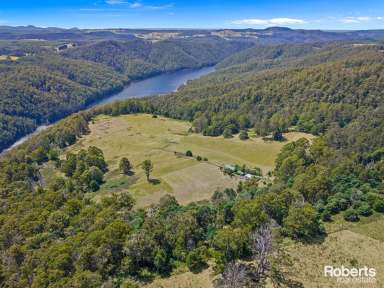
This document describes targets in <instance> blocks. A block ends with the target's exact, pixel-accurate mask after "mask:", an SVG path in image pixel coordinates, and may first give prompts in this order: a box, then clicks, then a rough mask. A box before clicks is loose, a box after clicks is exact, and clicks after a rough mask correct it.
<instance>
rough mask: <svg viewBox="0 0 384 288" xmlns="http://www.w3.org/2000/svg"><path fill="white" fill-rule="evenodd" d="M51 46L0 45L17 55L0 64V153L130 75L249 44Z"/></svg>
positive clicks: (199, 62) (193, 62)
mask: <svg viewBox="0 0 384 288" xmlns="http://www.w3.org/2000/svg"><path fill="white" fill-rule="evenodd" d="M54 44H55V43H49V42H43V43H38V44H33V43H31V42H22V43H15V42H10V43H1V45H0V50H2V51H3V52H4V53H7V54H8V55H21V57H20V58H19V59H18V60H17V61H11V60H6V61H2V62H0V76H1V78H0V87H1V88H2V89H1V92H0V120H1V121H0V151H1V150H3V149H5V148H7V147H8V146H10V145H11V144H12V143H13V142H15V141H16V140H17V139H18V138H20V137H22V136H24V135H25V134H27V133H29V132H32V131H33V130H34V129H36V127H37V126H38V125H41V124H46V123H52V122H54V121H56V120H58V119H61V118H63V117H65V116H67V115H69V114H70V113H73V112H76V111H79V110H80V109H84V108H86V107H87V106H88V105H89V104H90V103H92V102H95V101H96V100H98V99H101V98H102V97H105V96H107V95H110V94H112V93H115V92H117V91H119V90H121V89H122V88H123V87H124V85H127V84H128V83H129V81H130V80H132V79H137V78H145V77H148V76H150V75H153V74H159V73H163V72H168V71H174V70H179V69H187V68H198V67H202V66H206V65H213V64H216V63H217V62H219V61H221V60H223V59H224V58H225V57H227V56H229V55H231V54H233V53H235V52H237V51H239V50H242V49H245V48H247V47H249V46H250V45H251V44H250V43H248V42H241V41H225V40H220V39H215V38H202V39H199V40H197V41H193V42H192V41H189V40H177V41H162V42H158V43H154V44H152V43H151V42H148V41H144V40H132V41H125V42H124V41H101V42H96V43H94V42H92V43H83V45H80V46H79V47H78V48H76V49H71V51H70V52H65V53H56V52H54V49H53V47H54V46H53V45H54ZM44 45H47V46H44ZM49 45H50V46H49ZM23 55H25V56H23Z"/></svg>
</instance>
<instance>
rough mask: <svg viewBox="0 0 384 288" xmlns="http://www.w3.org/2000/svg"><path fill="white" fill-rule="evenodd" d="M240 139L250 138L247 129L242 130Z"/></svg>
mask: <svg viewBox="0 0 384 288" xmlns="http://www.w3.org/2000/svg"><path fill="white" fill-rule="evenodd" d="M239 139H240V140H247V139H249V136H248V132H247V131H245V130H242V131H240V134H239Z"/></svg>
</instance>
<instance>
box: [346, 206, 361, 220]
mask: <svg viewBox="0 0 384 288" xmlns="http://www.w3.org/2000/svg"><path fill="white" fill-rule="evenodd" d="M344 219H345V220H346V221H350V222H357V221H359V220H360V218H359V215H358V214H357V211H356V210H355V209H352V208H349V209H348V210H347V211H345V212H344Z"/></svg>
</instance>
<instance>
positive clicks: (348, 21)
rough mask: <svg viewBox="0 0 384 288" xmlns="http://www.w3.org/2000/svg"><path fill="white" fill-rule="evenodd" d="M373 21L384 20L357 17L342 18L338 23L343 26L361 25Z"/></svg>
mask: <svg viewBox="0 0 384 288" xmlns="http://www.w3.org/2000/svg"><path fill="white" fill-rule="evenodd" d="M375 20H384V18H383V17H380V16H379V17H370V16H359V17H344V18H343V19H341V20H340V22H342V23H345V24H354V23H363V22H370V21H375Z"/></svg>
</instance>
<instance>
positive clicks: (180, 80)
mask: <svg viewBox="0 0 384 288" xmlns="http://www.w3.org/2000/svg"><path fill="white" fill-rule="evenodd" d="M214 71H215V67H214V66H208V67H201V68H198V69H183V70H178V71H174V72H167V73H163V74H159V75H156V76H152V77H149V78H147V79H143V80H139V81H132V82H130V83H129V84H128V85H127V86H126V87H124V88H123V89H122V90H121V91H119V92H117V93H113V94H111V95H109V96H106V97H105V98H103V99H100V100H97V101H94V102H92V103H90V104H89V105H87V107H86V108H85V109H88V108H92V107H94V106H97V105H103V104H107V103H111V102H114V101H118V100H124V99H129V98H142V97H146V96H153V95H159V94H166V93H171V92H175V91H177V89H178V88H179V87H181V86H183V85H185V84H186V83H187V82H188V81H189V80H195V79H198V78H200V77H202V76H204V75H207V74H210V73H212V72H214ZM81 110H83V109H81ZM81 110H80V111H81ZM77 112H78V111H77ZM68 116H69V115H68ZM58 120H60V119H58ZM53 124H54V123H51V124H49V125H47V124H44V125H40V126H38V127H37V128H36V130H35V131H34V132H32V133H30V134H27V135H25V136H23V137H21V138H19V139H18V140H17V141H16V142H15V143H13V144H12V145H11V146H9V147H8V148H6V149H4V150H3V151H2V152H1V154H3V153H6V152H7V151H10V150H12V149H14V148H15V147H17V146H19V145H21V144H22V143H24V142H25V141H27V140H28V139H29V138H31V137H32V136H34V135H36V134H38V133H40V132H41V131H44V130H45V129H47V128H48V127H49V126H51V125H53Z"/></svg>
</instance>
